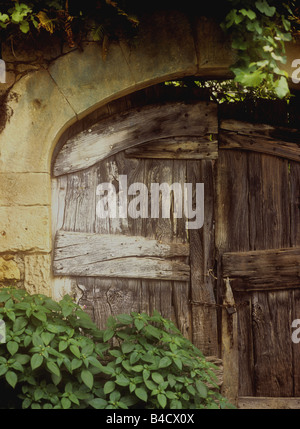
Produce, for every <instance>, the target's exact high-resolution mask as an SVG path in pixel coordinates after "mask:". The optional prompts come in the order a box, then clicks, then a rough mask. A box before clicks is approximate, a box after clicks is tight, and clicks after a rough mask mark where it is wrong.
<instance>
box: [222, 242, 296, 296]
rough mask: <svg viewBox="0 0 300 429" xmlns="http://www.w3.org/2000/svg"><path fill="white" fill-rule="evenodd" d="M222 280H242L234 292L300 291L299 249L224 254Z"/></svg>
mask: <svg viewBox="0 0 300 429" xmlns="http://www.w3.org/2000/svg"><path fill="white" fill-rule="evenodd" d="M223 267H224V276H229V277H230V278H231V279H234V278H239V279H243V282H239V283H238V285H237V287H235V286H234V282H233V283H232V287H233V288H234V289H235V290H242V291H243V290H245V291H249V290H271V289H290V288H298V287H300V247H294V248H293V247H292V248H288V249H272V250H255V251H250V252H230V253H224V254H223Z"/></svg>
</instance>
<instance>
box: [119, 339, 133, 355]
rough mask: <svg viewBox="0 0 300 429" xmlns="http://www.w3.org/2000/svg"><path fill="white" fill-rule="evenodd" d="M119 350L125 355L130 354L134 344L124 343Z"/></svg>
mask: <svg viewBox="0 0 300 429" xmlns="http://www.w3.org/2000/svg"><path fill="white" fill-rule="evenodd" d="M121 349H122V352H123V353H125V354H126V353H130V352H132V350H134V349H135V344H133V343H128V342H124V343H123V344H122V346H121Z"/></svg>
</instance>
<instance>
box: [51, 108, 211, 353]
mask: <svg viewBox="0 0 300 429" xmlns="http://www.w3.org/2000/svg"><path fill="white" fill-rule="evenodd" d="M131 107H132V106H131ZM117 110H118V109H117ZM120 110H121V111H120ZM217 128H218V120H217V109H216V105H215V104H213V103H207V102H199V101H198V102H196V101H195V102H168V103H161V104H154V105H153V104H152V105H146V106H139V107H137V108H131V109H129V110H126V109H125V111H122V109H121V108H120V109H119V112H118V113H116V114H114V115H112V116H111V117H108V118H106V119H105V120H101V121H99V122H98V123H96V124H95V125H93V126H92V127H91V128H89V129H85V130H84V131H82V132H81V133H79V134H78V135H76V136H75V137H74V138H71V139H69V140H68V141H67V142H66V143H65V144H64V146H63V147H62V149H61V150H60V152H59V153H58V156H57V157H56V160H55V163H54V166H53V175H54V176H55V179H54V181H53V183H54V186H53V207H54V209H53V219H54V236H55V242H54V247H55V250H54V258H53V269H54V274H55V276H68V277H70V278H72V279H73V281H75V282H76V284H77V286H78V287H79V288H80V290H81V291H82V293H83V295H82V298H81V300H80V303H81V304H84V305H86V307H87V311H88V312H89V313H90V314H91V315H92V317H93V319H94V320H95V321H96V323H97V324H98V326H100V327H101V328H103V327H104V326H105V322H106V320H107V318H108V316H109V315H111V314H113V315H116V314H119V313H126V312H130V311H137V312H142V311H144V312H147V313H150V314H151V313H152V311H153V310H154V309H156V310H158V311H159V312H161V314H162V315H163V316H164V317H167V318H170V319H172V320H173V321H175V323H176V324H177V326H178V327H179V328H180V329H181V331H182V332H183V333H184V335H185V336H187V337H188V338H190V339H191V340H192V341H193V342H194V344H195V345H197V346H198V347H200V348H201V349H202V351H203V352H204V353H206V354H207V355H216V354H217V347H218V342H217V321H216V311H215V307H214V306H213V304H214V303H215V296H214V291H213V282H212V281H211V280H213V277H212V276H209V275H207V272H209V270H212V269H213V264H214V256H213V248H214V242H213V234H212V231H213V175H212V166H213V162H214V161H213V160H214V159H215V158H216V157H217V141H216V140H215V139H214V138H215V137H214V136H215V135H216V133H217ZM141 145H142V146H141ZM203 183H204V201H203V203H204V205H203V204H201V201H200V199H201V195H202V197H203V193H202V194H201V192H203V188H201V187H200V186H199V189H198V188H197V184H203ZM108 184H109V185H108ZM153 184H159V185H161V184H167V185H169V186H173V192H170V191H169V190H168V189H167V191H166V193H159V195H160V200H159V211H157V210H155V209H153V200H152V197H153V192H151V190H153V189H154V188H152V185H153ZM174 184H175V185H174ZM187 184H190V185H191V186H190V188H189V189H190V190H192V192H191V194H188V193H186V192H184V191H185V189H187V188H186V187H187ZM164 186H165V185H164ZM174 186H175V187H176V186H177V188H176V189H177V190H179V191H178V192H179V193H177V194H176V193H175V192H174V189H175V188H174ZM104 188H105V189H106V191H107V192H106V194H104V193H102V191H103V189H104ZM197 189H198V190H199V192H197ZM201 189H202V191H201ZM180 190H181V191H182V193H180ZM108 195H109V200H107V201H106V202H107V204H106V205H105V204H104V202H103V201H104V196H108ZM156 195H157V194H156ZM102 197H103V198H102ZM197 198H198V201H197ZM166 200H169V202H170V207H168V205H167V206H166V207H167V208H166V209H165V212H163V209H162V207H163V204H165V203H167V201H166ZM114 201H116V203H114ZM120 201H122V204H121V209H120V207H119V206H120ZM110 202H111V204H110V205H109V203H110ZM190 203H193V206H192V205H191V206H190V210H191V211H192V210H195V213H196V215H195V219H192V216H191V215H190V214H189V212H188V209H187V206H186V204H190ZM200 204H201V207H200ZM124 207H125V210H123V209H124ZM185 208H186V210H185ZM101 210H102V212H101ZM109 210H110V211H109ZM197 210H198V211H197ZM104 211H106V217H105V216H104V215H103V212H104ZM101 213H102V214H101ZM108 213H110V214H111V215H110V214H109V215H108ZM196 218H197V219H196ZM203 219H204V225H202V224H203ZM194 221H198V226H197V227H196V228H195V227H191V225H192V222H194ZM199 222H200V223H199ZM200 301H201V302H202V301H205V302H206V303H208V304H210V303H211V304H212V306H211V307H201V306H199V305H192V303H199V302H200Z"/></svg>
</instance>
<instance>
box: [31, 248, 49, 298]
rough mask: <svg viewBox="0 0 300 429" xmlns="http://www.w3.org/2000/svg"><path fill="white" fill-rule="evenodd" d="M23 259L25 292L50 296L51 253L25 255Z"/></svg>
mask: <svg viewBox="0 0 300 429" xmlns="http://www.w3.org/2000/svg"><path fill="white" fill-rule="evenodd" d="M24 261H25V281H24V287H25V289H26V290H27V292H28V293H30V294H35V293H42V294H44V295H47V296H51V254H49V253H48V254H31V255H25V258H24Z"/></svg>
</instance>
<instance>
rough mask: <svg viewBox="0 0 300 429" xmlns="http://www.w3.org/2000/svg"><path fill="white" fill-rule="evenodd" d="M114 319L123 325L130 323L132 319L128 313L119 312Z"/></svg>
mask: <svg viewBox="0 0 300 429" xmlns="http://www.w3.org/2000/svg"><path fill="white" fill-rule="evenodd" d="M116 319H117V320H118V321H119V322H120V323H122V324H123V325H130V324H131V323H132V321H133V319H132V317H131V316H130V314H119V315H118V316H117V317H116Z"/></svg>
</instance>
